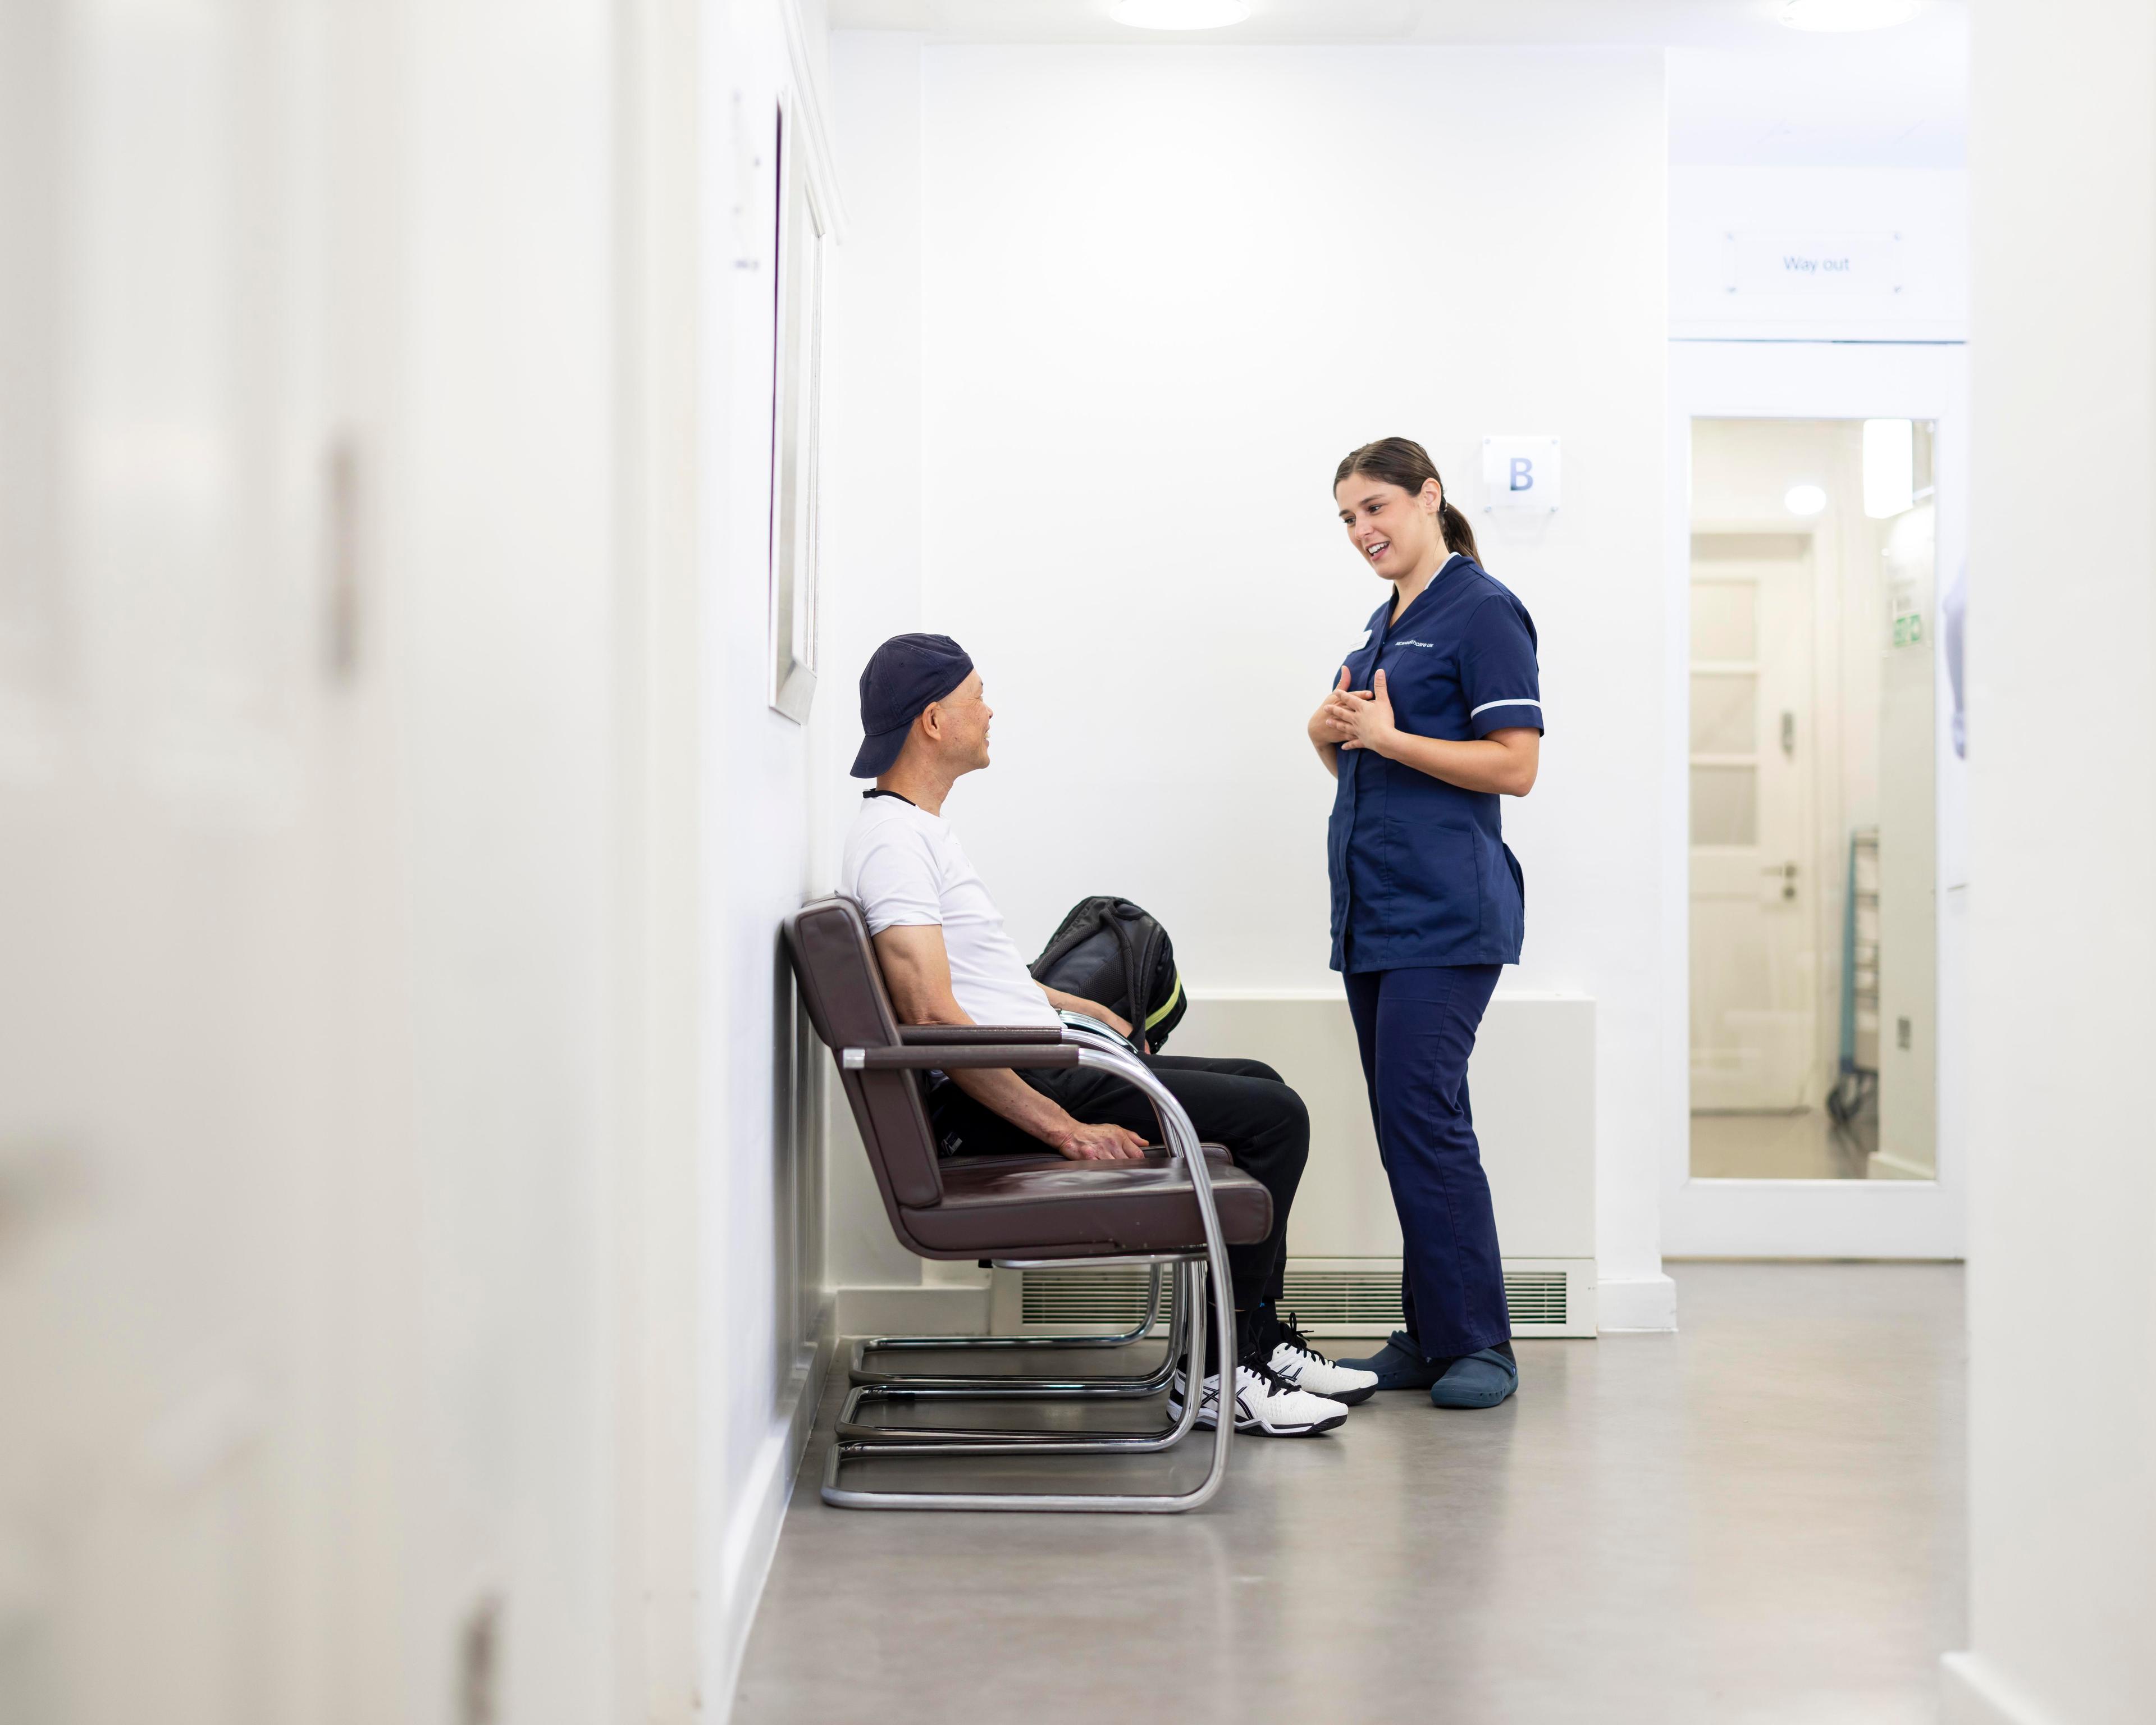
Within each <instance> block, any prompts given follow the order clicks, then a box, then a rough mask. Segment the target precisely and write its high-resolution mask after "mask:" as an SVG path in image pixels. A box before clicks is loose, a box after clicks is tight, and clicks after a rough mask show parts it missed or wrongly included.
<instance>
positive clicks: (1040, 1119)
mask: <svg viewBox="0 0 2156 1725" xmlns="http://www.w3.org/2000/svg"><path fill="white" fill-rule="evenodd" d="M991 717H993V714H991V713H990V711H989V710H988V703H987V702H986V701H984V700H983V698H982V692H981V678H980V675H979V673H978V672H977V671H976V670H974V669H973V660H970V659H969V658H968V657H967V656H966V654H965V652H964V651H963V649H961V648H960V647H959V646H958V644H957V642H955V641H953V640H952V639H949V638H948V637H947V636H944V635H919V634H915V635H898V636H895V637H894V638H893V639H891V640H888V641H885V643H884V644H883V645H882V646H880V647H879V648H878V649H876V651H875V656H874V657H873V658H871V659H870V660H869V665H868V669H867V670H865V671H863V672H862V673H861V728H862V730H863V731H864V732H866V733H867V741H865V742H863V743H862V745H861V750H860V756H859V757H857V758H856V759H855V762H854V768H853V771H854V776H855V778H875V782H876V783H875V789H874V790H872V791H868V792H865V793H863V795H864V798H865V800H864V803H863V806H862V809H861V812H860V818H859V819H856V820H855V823H854V829H853V832H852V833H851V834H850V836H849V837H848V839H847V840H846V853H845V861H844V867H843V871H842V880H843V886H844V891H846V892H847V893H848V894H849V895H850V896H852V897H853V898H855V899H856V900H857V901H859V902H860V906H861V909H862V911H863V912H864V913H865V915H866V916H867V918H868V926H869V932H870V935H871V936H873V937H874V938H875V948H876V957H877V959H878V961H879V962H880V964H881V965H882V968H883V974H884V980H885V983H886V984H887V985H888V986H889V988H890V989H891V1000H892V1003H893V1004H894V1005H895V1006H896V1009H897V1012H898V1016H899V1019H900V1020H901V1022H902V1023H905V1024H1048V1025H1052V1024H1060V1022H1061V1021H1060V1019H1058V1017H1057V1015H1056V1014H1057V1012H1058V1010H1059V1009H1061V1010H1065V1011H1071V1012H1081V1013H1084V1014H1087V1015H1089V1016H1090V1017H1092V1018H1096V1019H1102V1020H1103V1021H1105V1022H1106V1023H1108V1024H1112V1025H1113V1026H1114V1027H1115V1029H1116V1031H1117V1032H1118V1033H1119V1034H1123V1035H1128V1034H1129V1032H1130V1026H1129V1025H1128V1024H1125V1023H1124V1022H1123V1021H1122V1019H1120V1018H1118V1017H1117V1016H1116V1014H1113V1013H1111V1012H1110V1011H1109V1010H1108V1009H1106V1007H1104V1006H1101V1004H1098V1003H1097V1002H1095V1001H1091V1000H1081V999H1078V998H1077V997H1076V996H1075V995H1070V994H1063V993H1058V992H1056V991H1055V990H1054V989H1052V988H1042V987H1041V985H1040V984H1039V983H1036V982H1034V980H1033V978H1031V977H1030V976H1029V975H1028V974H1027V973H1026V968H1025V963H1024V960H1023V959H1021V958H1020V957H1019V953H1018V948H1017V947H1014V946H1013V945H1012V944H1011V941H1010V937H1009V935H1007V934H1005V933H1004V922H1003V918H1002V916H1000V915H998V912H997V911H996V907H995V905H994V903H993V901H991V900H990V899H989V897H988V889H987V888H986V887H985V886H983V885H982V883H981V877H980V876H979V875H977V874H976V873H974V872H973V865H972V864H971V863H969V862H968V861H967V860H966V854H965V852H964V851H962V850H960V849H959V847H958V840H957V837H956V835H955V834H952V830H951V829H950V828H949V827H948V826H947V825H946V824H944V821H943V813H942V812H943V799H944V798H946V797H947V796H948V795H949V794H950V792H951V787H952V784H953V783H955V782H956V781H957V778H959V777H960V775H962V774H963V773H971V772H973V771H974V770H975V769H976V768H982V767H985V766H987V765H988V721H989V719H990V718H991ZM1142 1058H1143V1059H1144V1060H1146V1063H1147V1065H1149V1066H1150V1067H1152V1070H1154V1071H1155V1072H1156V1073H1158V1075H1159V1076H1160V1079H1161V1081H1162V1082H1163V1084H1165V1085H1166V1086H1168V1089H1169V1090H1170V1091H1173V1093H1174V1096H1175V1098H1176V1100H1177V1101H1179V1102H1181V1103H1182V1104H1183V1107H1184V1109H1185V1110H1186V1111H1188V1113H1189V1116H1190V1118H1191V1122H1192V1123H1193V1125H1194V1126H1195V1127H1197V1129H1198V1136H1199V1138H1200V1139H1201V1140H1203V1141H1204V1142H1207V1143H1217V1144H1221V1145H1224V1146H1225V1147H1226V1148H1227V1150H1228V1153H1229V1154H1230V1155H1231V1156H1233V1157H1234V1158H1235V1165H1236V1166H1237V1167H1238V1168H1242V1169H1244V1170H1245V1172H1247V1173H1249V1174H1250V1175H1251V1176H1252V1178H1255V1179H1257V1180H1258V1181H1260V1182H1261V1183H1263V1184H1264V1186H1265V1189H1266V1190H1267V1191H1269V1192H1270V1194H1272V1200H1273V1228H1272V1232H1271V1233H1270V1235H1267V1236H1266V1237H1265V1240H1263V1241H1261V1242H1260V1243H1259V1244H1258V1245H1245V1246H1231V1247H1229V1253H1228V1255H1229V1266H1230V1269H1231V1271H1232V1273H1233V1276H1234V1281H1235V1290H1234V1291H1235V1312H1236V1319H1235V1330H1236V1334H1237V1336H1238V1337H1239V1338H1240V1343H1241V1347H1240V1353H1241V1355H1242V1358H1241V1360H1240V1363H1239V1364H1238V1368H1237V1371H1236V1373H1235V1428H1236V1430H1239V1431H1262V1432H1265V1433H1266V1434H1268V1435H1272V1436H1276V1437H1299V1436H1308V1435H1315V1434H1317V1433H1319V1432H1324V1431H1330V1430H1332V1428H1333V1427H1335V1426H1337V1425H1339V1424H1340V1423H1341V1422H1342V1420H1345V1419H1346V1418H1347V1404H1349V1403H1352V1402H1358V1401H1361V1400H1362V1399H1363V1398H1364V1397H1366V1396H1368V1394H1370V1393H1371V1391H1372V1390H1373V1389H1375V1388H1376V1387H1377V1382H1378V1379H1377V1374H1376V1373H1373V1372H1365V1371H1357V1370H1353V1369H1351V1368H1347V1367H1344V1366H1341V1365H1337V1364H1335V1363H1333V1362H1332V1361H1331V1360H1328V1359H1327V1358H1325V1357H1324V1356H1323V1355H1322V1354H1320V1353H1317V1352H1315V1351H1314V1350H1313V1349H1312V1348H1310V1347H1309V1346H1308V1345H1307V1344H1306V1343H1305V1342H1304V1340H1303V1338H1302V1337H1301V1335H1300V1334H1298V1333H1297V1332H1296V1331H1295V1330H1294V1328H1293V1327H1291V1326H1290V1325H1288V1324H1286V1323H1283V1322H1281V1319H1280V1317H1279V1315H1278V1314H1277V1312H1276V1310H1275V1303H1276V1301H1277V1300H1278V1298H1279V1296H1280V1291H1281V1274H1282V1271H1283V1269H1284V1254H1285V1249H1286V1237H1287V1213H1288V1207H1289V1205H1291V1204H1293V1203H1294V1201H1295V1189H1296V1182H1297V1181H1298V1180H1300V1179H1301V1177H1302V1165H1303V1163H1304V1162H1305V1161H1306V1159H1307V1158H1308V1156H1309V1153H1310V1119H1309V1117H1308V1115H1306V1113H1305V1112H1304V1111H1303V1106H1302V1099H1301V1097H1300V1096H1296V1093H1295V1092H1294V1091H1291V1090H1290V1089H1289V1088H1288V1087H1287V1086H1286V1085H1285V1084H1282V1083H1281V1081H1280V1075H1279V1074H1278V1073H1276V1072H1275V1071H1274V1070H1272V1069H1271V1068H1270V1066H1265V1065H1260V1064H1259V1063H1258V1062H1257V1061H1255V1060H1176V1059H1170V1058H1167V1057H1163V1056H1160V1055H1144V1056H1142ZM931 1082H932V1086H933V1087H932V1089H931V1091H930V1092H929V1096H928V1113H929V1120H930V1123H931V1125H932V1127H934V1129H935V1132H936V1137H937V1145H938V1147H939V1148H940V1149H941V1151H942V1153H943V1154H944V1155H946V1156H978V1155H987V1154H992V1153H994V1154H1008V1153H1011V1152H1014V1151H1032V1152H1038V1151H1039V1149H1040V1147H1042V1146H1044V1145H1045V1146H1046V1147H1049V1148H1050V1149H1053V1150H1055V1151H1056V1152H1058V1153H1060V1154H1062V1155H1064V1156H1067V1157H1070V1158H1072V1159H1073V1160H1075V1161H1101V1162H1116V1161H1125V1160H1135V1159H1137V1158H1140V1157H1142V1155H1143V1153H1144V1147H1145V1145H1146V1143H1147V1135H1148V1133H1149V1132H1151V1130H1152V1127H1154V1126H1155V1125H1156V1123H1157V1122H1155V1120H1154V1118H1153V1112H1152V1103H1150V1102H1149V1101H1147V1100H1146V1098H1145V1097H1144V1096H1142V1094H1141V1093H1140V1092H1139V1091H1136V1090H1134V1089H1132V1087H1131V1086H1129V1085H1128V1084H1127V1083H1126V1082H1124V1081H1122V1080H1121V1079H1118V1078H1116V1076H1113V1075H1112V1074H1111V1073H1106V1072H1101V1071H1095V1070H1085V1069H1082V1068H1081V1069H1075V1070H1050V1071H1035V1072H1023V1073H1021V1072H1012V1071H1008V1070H970V1071H957V1072H952V1073H951V1074H949V1075H948V1076H947V1077H944V1078H942V1080H941V1081H935V1080H932V1081H931ZM1209 1334H1210V1332H1209ZM1208 1365H1209V1368H1211V1369H1210V1370H1209V1372H1208V1374H1207V1376H1206V1378H1205V1381H1204V1388H1203V1389H1202V1390H1201V1391H1200V1398H1201V1399H1200V1401H1199V1416H1198V1417H1199V1422H1200V1423H1201V1424H1203V1425H1213V1424H1214V1421H1215V1420H1216V1419H1217V1418H1218V1416H1219V1381H1220V1380H1219V1371H1218V1367H1217V1364H1216V1363H1214V1361H1213V1360H1211V1359H1209V1361H1208ZM1185 1394H1188V1361H1185V1362H1184V1363H1183V1369H1182V1370H1179V1371H1178V1373H1177V1374H1176V1379H1175V1391H1174V1395H1175V1399H1174V1400H1173V1402H1172V1404H1171V1405H1172V1406H1173V1407H1174V1409H1175V1410H1176V1412H1177V1414H1178V1415H1179V1414H1180V1412H1181V1398H1182V1397H1183V1395H1185Z"/></svg>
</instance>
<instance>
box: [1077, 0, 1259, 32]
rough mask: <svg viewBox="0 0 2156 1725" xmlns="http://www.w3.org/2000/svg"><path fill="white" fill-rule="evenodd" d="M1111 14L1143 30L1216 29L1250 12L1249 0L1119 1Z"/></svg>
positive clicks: (1247, 15) (1110, 11) (1246, 15)
mask: <svg viewBox="0 0 2156 1725" xmlns="http://www.w3.org/2000/svg"><path fill="white" fill-rule="evenodd" d="M1108 11H1109V16H1110V17H1111V18H1114V19H1115V21H1116V23H1119V24H1134V25H1136V26H1137V28H1139V29H1141V30H1217V29H1219V28H1220V26H1221V25H1223V24H1240V23H1242V21H1243V20H1244V19H1245V18H1248V17H1249V16H1250V0H1116V3H1115V4H1114V5H1113V6H1112V7H1111V8H1109V9H1108Z"/></svg>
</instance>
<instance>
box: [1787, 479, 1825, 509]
mask: <svg viewBox="0 0 2156 1725" xmlns="http://www.w3.org/2000/svg"><path fill="white" fill-rule="evenodd" d="M1782 507H1783V508H1784V509H1786V510H1788V511H1789V513H1790V514H1791V515H1817V514H1818V513H1819V512H1820V511H1821V510H1823V509H1825V507H1826V493H1825V492H1824V491H1822V490H1820V488H1819V487H1818V486H1817V485H1791V486H1790V487H1789V490H1787V491H1786V492H1784V494H1783V495H1782Z"/></svg>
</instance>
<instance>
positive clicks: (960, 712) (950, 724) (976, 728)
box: [931, 671, 995, 773]
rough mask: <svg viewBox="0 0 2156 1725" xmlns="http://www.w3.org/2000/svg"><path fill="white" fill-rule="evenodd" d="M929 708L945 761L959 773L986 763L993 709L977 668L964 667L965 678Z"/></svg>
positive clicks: (970, 771)
mask: <svg viewBox="0 0 2156 1725" xmlns="http://www.w3.org/2000/svg"><path fill="white" fill-rule="evenodd" d="M931 711H933V712H934V713H935V715H936V735H937V744H938V746H939V747H940V749H941V751H942V755H943V758H944V761H945V762H946V764H947V765H949V766H951V767H953V768H957V771H959V772H961V773H973V772H977V771H978V770H979V769H980V768H983V767H985V766H987V765H988V721H989V720H991V719H993V718H994V717H995V711H994V709H993V708H992V707H990V706H989V705H988V696H987V694H986V692H985V691H984V688H983V684H982V682H981V674H980V673H979V672H978V671H968V673H967V674H966V680H965V681H964V682H962V683H961V684H959V685H958V686H957V688H956V689H953V690H952V691H951V692H950V693H949V694H948V695H947V696H944V697H943V698H942V700H941V701H937V703H936V705H935V706H934V707H933V708H932V709H931Z"/></svg>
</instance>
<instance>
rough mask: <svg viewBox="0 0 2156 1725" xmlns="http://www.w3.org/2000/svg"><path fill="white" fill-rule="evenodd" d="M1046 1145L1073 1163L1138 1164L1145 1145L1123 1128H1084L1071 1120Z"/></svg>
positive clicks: (1141, 1139)
mask: <svg viewBox="0 0 2156 1725" xmlns="http://www.w3.org/2000/svg"><path fill="white" fill-rule="evenodd" d="M1048 1142H1049V1143H1050V1146H1051V1147H1053V1148H1054V1149H1055V1151H1056V1152H1057V1153H1059V1154H1060V1155H1063V1156H1067V1157H1069V1158H1070V1160H1071V1161H1073V1162H1139V1161H1142V1160H1143V1159H1144V1157H1145V1147H1146V1141H1145V1140H1144V1139H1143V1138H1142V1137H1139V1136H1138V1135H1137V1133H1136V1132H1132V1130H1131V1129H1130V1128H1129V1127H1124V1126H1086V1125H1084V1124H1082V1123H1081V1122H1078V1121H1075V1120H1074V1121H1072V1122H1070V1125H1069V1126H1067V1127H1064V1128H1063V1129H1062V1130H1060V1131H1059V1132H1055V1133H1053V1134H1051V1135H1050V1137H1049V1140H1048Z"/></svg>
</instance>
